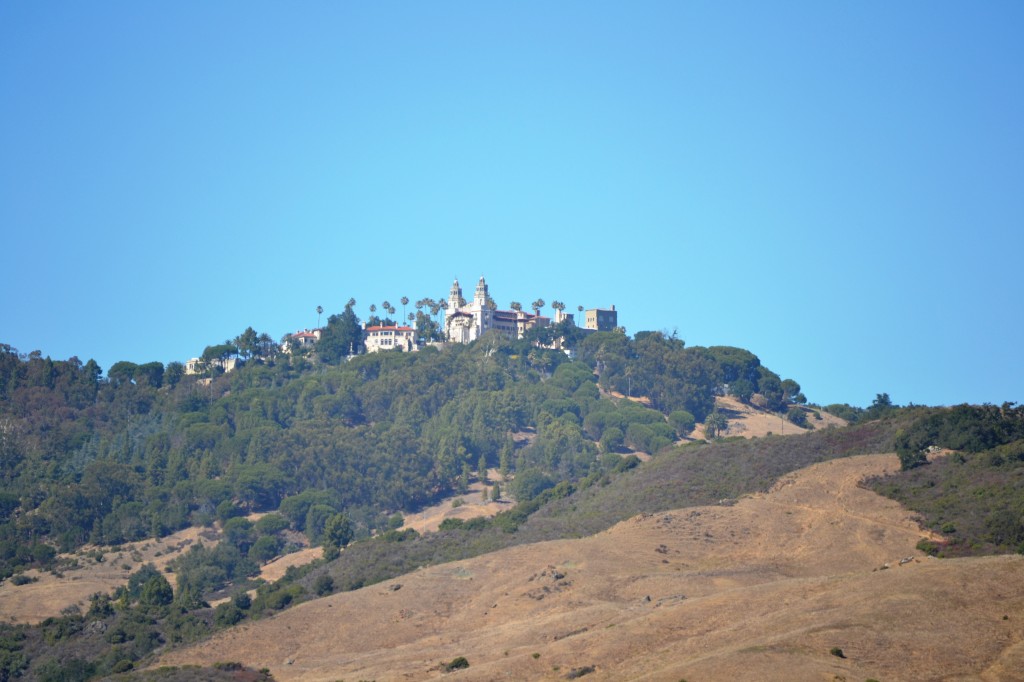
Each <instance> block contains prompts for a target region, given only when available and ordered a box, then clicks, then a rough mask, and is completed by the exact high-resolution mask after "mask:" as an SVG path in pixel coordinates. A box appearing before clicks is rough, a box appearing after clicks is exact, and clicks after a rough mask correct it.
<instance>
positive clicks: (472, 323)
mask: <svg viewBox="0 0 1024 682" xmlns="http://www.w3.org/2000/svg"><path fill="white" fill-rule="evenodd" d="M549 323H550V319H549V318H547V317H544V316H543V315H531V314H529V313H524V312H523V311H521V310H498V309H497V306H496V305H495V304H494V300H493V299H491V297H490V295H489V294H488V292H487V282H485V281H484V278H483V277H481V278H480V281H479V282H477V284H476V291H475V292H474V293H473V300H472V301H470V302H466V301H465V299H464V298H463V297H462V287H461V286H459V280H458V279H456V280H455V282H454V283H453V284H452V288H451V292H450V293H449V294H448V312H447V314H446V315H445V333H446V335H447V338H448V340H449V341H451V342H454V343H469V342H471V341H475V340H476V339H479V338H480V337H481V336H483V335H484V333H486V332H488V331H490V330H492V329H494V330H496V331H498V333H500V334H501V335H503V336H505V337H507V338H510V339H519V338H522V336H523V334H524V333H525V332H526V330H527V329H531V328H532V327H544V326H547V325H548V324H549Z"/></svg>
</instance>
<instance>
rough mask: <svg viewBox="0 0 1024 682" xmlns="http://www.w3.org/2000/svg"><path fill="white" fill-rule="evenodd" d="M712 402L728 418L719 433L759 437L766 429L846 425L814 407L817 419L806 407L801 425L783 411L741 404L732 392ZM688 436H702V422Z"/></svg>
mask: <svg viewBox="0 0 1024 682" xmlns="http://www.w3.org/2000/svg"><path fill="white" fill-rule="evenodd" d="M715 406H716V407H717V408H718V411H719V412H721V413H722V414H723V415H725V418H726V419H727V420H728V421H729V428H728V429H726V431H725V433H723V434H722V435H723V436H727V437H728V436H742V437H743V438H760V437H762V436H767V435H768V434H769V433H774V434H776V435H787V434H788V435H792V434H794V433H807V432H808V431H815V430H818V429H827V428H829V427H831V426H835V427H839V426H846V420H844V419H841V418H839V417H837V416H835V415H832V414H829V413H828V412H822V411H821V410H818V413H819V414H820V415H821V419H820V420H818V419H816V418H815V417H814V415H813V414H811V412H810V410H809V409H808V410H807V426H808V428H806V429H803V428H800V427H799V426H797V425H796V424H794V423H792V422H790V421H789V420H787V419H786V418H785V416H783V415H779V414H777V413H774V412H765V411H764V410H761V409H759V408H757V407H754V406H753V405H745V404H743V403H741V402H740V401H739V400H737V399H736V398H733V397H732V396H721V397H718V398H715ZM690 438H691V439H700V438H704V425H703V424H698V425H697V427H696V428H695V429H694V430H693V433H691V434H690Z"/></svg>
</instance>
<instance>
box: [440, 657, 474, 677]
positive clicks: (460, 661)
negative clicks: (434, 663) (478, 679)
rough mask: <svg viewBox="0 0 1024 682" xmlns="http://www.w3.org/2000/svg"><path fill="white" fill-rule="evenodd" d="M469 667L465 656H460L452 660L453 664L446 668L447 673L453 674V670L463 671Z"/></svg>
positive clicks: (448, 664) (447, 665) (446, 665)
mask: <svg viewBox="0 0 1024 682" xmlns="http://www.w3.org/2000/svg"><path fill="white" fill-rule="evenodd" d="M468 667H469V661H467V660H466V657H465V656H458V657H456V658H453V659H452V660H451V663H447V664H445V666H444V670H445V672H449V673H450V672H451V671H453V670H462V669H463V668H468Z"/></svg>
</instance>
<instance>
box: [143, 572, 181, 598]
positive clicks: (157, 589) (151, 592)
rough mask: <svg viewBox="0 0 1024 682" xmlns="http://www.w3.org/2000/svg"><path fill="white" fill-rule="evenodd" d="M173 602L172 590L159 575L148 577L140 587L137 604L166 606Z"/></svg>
mask: <svg viewBox="0 0 1024 682" xmlns="http://www.w3.org/2000/svg"><path fill="white" fill-rule="evenodd" d="M172 601H174V590H173V589H171V584H170V583H169V582H167V579H166V578H164V577H163V576H162V575H160V574H159V573H158V574H156V575H154V576H152V577H150V578H149V580H147V581H146V583H145V584H144V585H143V586H142V593H141V594H140V595H139V603H141V604H143V605H144V606H167V605H169V604H170V603H171V602H172Z"/></svg>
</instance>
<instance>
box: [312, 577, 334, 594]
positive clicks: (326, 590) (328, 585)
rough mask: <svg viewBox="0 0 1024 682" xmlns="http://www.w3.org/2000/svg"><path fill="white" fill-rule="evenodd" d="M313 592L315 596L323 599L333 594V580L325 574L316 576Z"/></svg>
mask: <svg viewBox="0 0 1024 682" xmlns="http://www.w3.org/2000/svg"><path fill="white" fill-rule="evenodd" d="M313 591H314V592H316V596H318V597H323V596H325V595H328V594H331V593H332V592H334V578H332V577H331V576H329V575H328V574H326V573H323V574H321V575H318V576H317V577H316V580H314V581H313Z"/></svg>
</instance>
